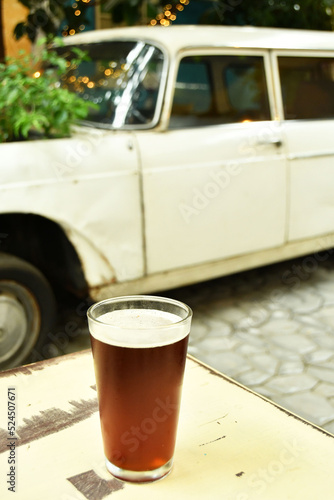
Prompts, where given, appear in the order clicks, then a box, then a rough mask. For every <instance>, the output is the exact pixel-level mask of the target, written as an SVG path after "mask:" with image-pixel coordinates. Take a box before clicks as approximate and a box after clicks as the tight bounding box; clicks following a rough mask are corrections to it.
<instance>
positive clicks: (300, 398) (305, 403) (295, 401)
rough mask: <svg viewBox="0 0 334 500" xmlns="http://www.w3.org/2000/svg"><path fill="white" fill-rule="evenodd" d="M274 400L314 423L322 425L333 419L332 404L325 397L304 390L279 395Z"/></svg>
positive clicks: (333, 410)
mask: <svg viewBox="0 0 334 500" xmlns="http://www.w3.org/2000/svg"><path fill="white" fill-rule="evenodd" d="M275 401H276V403H278V404H279V405H281V406H283V407H285V408H287V409H288V410H290V411H292V412H294V413H297V415H300V416H301V417H303V418H305V419H306V420H308V421H310V422H313V423H315V424H316V425H320V426H322V425H324V424H326V423H329V422H331V421H332V420H334V406H332V405H331V404H330V403H329V402H328V401H327V400H326V399H325V398H323V397H321V396H319V395H318V394H313V393H312V392H308V391H306V392H300V393H298V394H292V395H291V394H289V395H285V396H279V397H276V399H275Z"/></svg>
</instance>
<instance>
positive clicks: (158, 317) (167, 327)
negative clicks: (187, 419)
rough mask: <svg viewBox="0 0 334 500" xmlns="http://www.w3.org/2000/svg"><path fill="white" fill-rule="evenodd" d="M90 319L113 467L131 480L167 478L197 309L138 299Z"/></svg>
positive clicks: (104, 305) (97, 309) (117, 302)
mask: <svg viewBox="0 0 334 500" xmlns="http://www.w3.org/2000/svg"><path fill="white" fill-rule="evenodd" d="M87 315H88V324H89V330H90V337H91V344H92V352H93V358H94V369H95V378H96V386H97V393H98V400H99V411H100V422H101V431H102V438H103V445H104V453H105V457H106V466H107V468H108V470H109V472H111V473H112V474H113V475H114V476H115V477H117V478H119V479H122V480H125V481H132V482H148V481H154V480H156V479H160V478H162V477H164V476H165V475H167V474H168V473H169V472H170V470H171V468H172V464H173V455H174V448H175V439H176V432H177V424H178V416H179V408H180V398H181V389H182V382H183V374H184V367H185V361H186V353H187V345H188V337H189V332H190V324H191V318H192V311H191V309H190V308H189V307H188V306H187V305H186V304H183V303H182V302H178V301H176V300H172V299H167V298H163V297H154V296H145V295H137V296H128V297H117V298H112V299H108V300H104V301H102V302H98V303H96V304H94V305H93V306H91V307H90V308H89V310H88V313H87Z"/></svg>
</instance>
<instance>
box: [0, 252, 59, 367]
mask: <svg viewBox="0 0 334 500" xmlns="http://www.w3.org/2000/svg"><path fill="white" fill-rule="evenodd" d="M55 317H56V301H55V297H54V294H53V291H52V288H51V286H50V284H49V282H48V281H47V279H46V278H45V276H44V275H43V274H42V273H41V272H40V271H39V270H38V269H37V268H36V267H34V266H33V265H32V264H30V263H29V262H26V261H24V260H22V259H20V258H18V257H14V256H12V255H9V254H5V253H0V369H1V370H4V369H8V368H13V367H15V366H19V365H22V364H24V363H25V362H28V360H29V357H30V358H31V359H32V357H33V358H36V359H43V354H42V353H41V351H42V348H43V346H44V344H45V343H46V340H47V336H48V332H49V331H50V328H51V327H52V325H53V323H54V320H55Z"/></svg>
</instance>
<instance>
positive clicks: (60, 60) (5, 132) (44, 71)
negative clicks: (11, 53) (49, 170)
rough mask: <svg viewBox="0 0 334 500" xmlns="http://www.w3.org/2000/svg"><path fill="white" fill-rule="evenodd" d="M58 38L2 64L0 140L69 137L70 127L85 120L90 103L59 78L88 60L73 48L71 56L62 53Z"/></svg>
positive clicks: (0, 80)
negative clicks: (62, 84)
mask: <svg viewBox="0 0 334 500" xmlns="http://www.w3.org/2000/svg"><path fill="white" fill-rule="evenodd" d="M59 45H61V42H60V41H59V40H56V41H53V43H52V48H50V45H49V46H48V47H47V46H44V48H42V49H41V50H40V52H39V54H38V56H36V55H33V54H26V53H25V52H22V51H21V52H20V55H19V57H17V58H7V59H6V62H5V64H0V142H11V141H15V140H24V139H29V138H30V137H31V135H32V134H33V133H36V132H37V133H38V134H39V135H41V136H43V137H45V138H51V137H66V136H69V135H70V132H71V126H72V125H73V124H74V123H75V122H77V121H78V120H80V119H84V118H85V117H86V116H87V114H88V111H89V108H90V107H95V105H94V104H93V103H91V102H88V101H84V100H83V99H82V98H81V97H79V96H77V95H76V94H74V93H72V92H70V91H69V90H68V89H66V88H64V87H63V86H61V84H60V81H61V79H62V77H63V79H64V77H66V74H67V73H68V72H69V71H71V70H72V69H74V68H75V67H76V66H77V65H78V64H80V62H81V61H83V60H85V59H86V56H85V53H84V52H83V51H81V50H80V49H78V48H75V47H73V48H71V58H70V59H66V58H65V57H63V56H61V55H60V54H59V53H58V52H57V50H56V47H57V46H59Z"/></svg>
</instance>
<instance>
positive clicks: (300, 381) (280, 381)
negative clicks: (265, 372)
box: [267, 373, 318, 394]
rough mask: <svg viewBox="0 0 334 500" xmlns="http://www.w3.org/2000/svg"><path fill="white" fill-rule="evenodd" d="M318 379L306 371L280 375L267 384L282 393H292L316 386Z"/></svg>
mask: <svg viewBox="0 0 334 500" xmlns="http://www.w3.org/2000/svg"><path fill="white" fill-rule="evenodd" d="M317 382H318V380H317V378H316V377H312V376H311V375H307V374H306V373H297V374H293V375H279V376H277V377H275V378H273V379H272V380H270V381H268V382H267V386H268V387H269V388H271V389H274V390H275V391H276V392H279V393H281V394H292V393H295V392H300V391H305V390H308V389H312V387H315V386H316V384H317Z"/></svg>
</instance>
